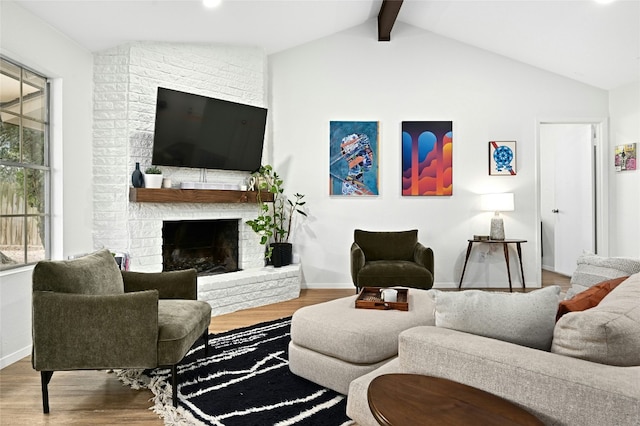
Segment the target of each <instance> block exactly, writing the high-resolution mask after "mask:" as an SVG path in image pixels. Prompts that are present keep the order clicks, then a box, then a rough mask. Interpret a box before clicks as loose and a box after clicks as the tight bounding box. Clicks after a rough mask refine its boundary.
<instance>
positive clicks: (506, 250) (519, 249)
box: [458, 239, 527, 291]
mask: <svg viewBox="0 0 640 426" xmlns="http://www.w3.org/2000/svg"><path fill="white" fill-rule="evenodd" d="M468 241H469V245H468V246H467V255H466V256H465V258H464V266H463V267H462V275H461V276H460V284H459V285H458V289H461V288H462V279H463V278H464V272H465V270H466V269H467V262H468V261H469V256H470V255H471V248H472V247H473V244H474V243H485V244H502V248H503V251H504V260H505V262H507V277H508V278H509V291H513V287H512V286H511V271H510V269H509V244H515V245H516V251H517V252H518V260H519V261H520V277H521V278H522V289H523V290H524V289H525V284H524V269H523V268H522V247H521V244H522V243H526V242H527V240H477V239H473V240H468Z"/></svg>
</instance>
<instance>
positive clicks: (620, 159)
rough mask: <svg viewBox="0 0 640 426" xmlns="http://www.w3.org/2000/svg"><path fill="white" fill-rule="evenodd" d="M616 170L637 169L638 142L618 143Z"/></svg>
mask: <svg viewBox="0 0 640 426" xmlns="http://www.w3.org/2000/svg"><path fill="white" fill-rule="evenodd" d="M615 166H616V172H622V171H625V170H635V169H636V144H635V143H628V144H626V145H617V146H616V150H615Z"/></svg>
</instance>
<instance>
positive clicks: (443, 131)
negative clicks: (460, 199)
mask: <svg viewBox="0 0 640 426" xmlns="http://www.w3.org/2000/svg"><path fill="white" fill-rule="evenodd" d="M452 150H453V122H452V121H403V122H402V195H407V196H410V195H451V194H452V193H453V154H452V153H453V151H452Z"/></svg>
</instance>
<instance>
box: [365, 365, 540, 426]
mask: <svg viewBox="0 0 640 426" xmlns="http://www.w3.org/2000/svg"><path fill="white" fill-rule="evenodd" d="M367 399H368V401H369V408H370V409H371V413H372V414H373V416H374V417H375V419H376V420H377V421H378V423H380V424H381V425H383V426H406V425H421V426H428V425H434V426H436V425H437V426H446V425H456V426H458V425H483V426H505V425H522V426H524V425H531V426H538V425H542V424H543V423H542V422H541V421H540V420H538V419H537V418H536V417H535V416H534V415H533V414H531V413H529V412H528V411H526V410H524V409H523V408H520V407H518V406H517V405H515V404H513V403H511V402H509V401H507V400H506V399H504V398H500V397H499V396H496V395H493V394H490V393H488V392H485V391H483V390H480V389H477V388H474V387H471V386H467V385H464V384H462V383H456V382H453V381H451V380H447V379H442V378H439V377H430V376H422V375H418V374H383V375H382V376H378V377H376V378H375V379H373V380H372V381H371V383H370V384H369V389H368V391H367Z"/></svg>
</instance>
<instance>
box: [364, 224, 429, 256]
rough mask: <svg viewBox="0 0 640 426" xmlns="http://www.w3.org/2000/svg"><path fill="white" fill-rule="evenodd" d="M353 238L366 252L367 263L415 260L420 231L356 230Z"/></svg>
mask: <svg viewBox="0 0 640 426" xmlns="http://www.w3.org/2000/svg"><path fill="white" fill-rule="evenodd" d="M353 238H354V241H355V243H356V244H358V245H359V246H360V248H361V249H362V251H363V252H364V257H365V259H366V261H367V262H370V261H372V260H413V251H414V249H415V246H416V244H417V243H418V230H417V229H413V230H411V231H398V232H372V231H363V230H361V229H356V230H355V231H354V234H353Z"/></svg>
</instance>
